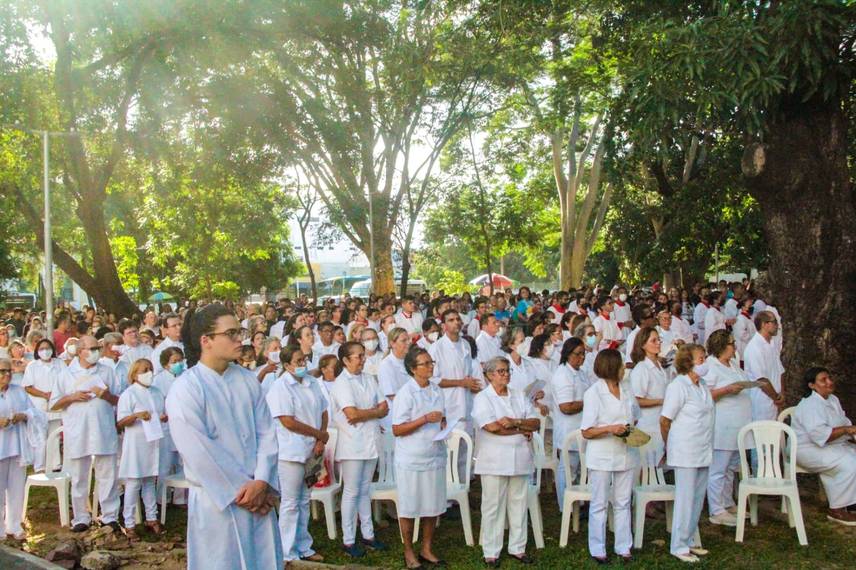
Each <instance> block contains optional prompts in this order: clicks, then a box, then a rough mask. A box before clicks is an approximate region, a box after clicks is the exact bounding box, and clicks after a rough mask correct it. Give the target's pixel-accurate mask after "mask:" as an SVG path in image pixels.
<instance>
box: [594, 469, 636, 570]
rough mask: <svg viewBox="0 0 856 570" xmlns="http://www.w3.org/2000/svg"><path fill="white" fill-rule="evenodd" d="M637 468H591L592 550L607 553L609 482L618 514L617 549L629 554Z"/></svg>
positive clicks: (602, 555)
mask: <svg viewBox="0 0 856 570" xmlns="http://www.w3.org/2000/svg"><path fill="white" fill-rule="evenodd" d="M635 479H636V469H628V470H627V471H597V470H594V469H589V472H588V482H589V485H590V486H591V503H590V505H589V522H588V534H589V536H588V543H589V553H590V554H591V555H592V556H597V557H599V558H602V557H604V556H606V510H607V508H608V506H609V499H610V492H609V489H610V484H611V486H612V497H613V503H612V509H613V513H614V515H615V518H614V521H615V553H616V554H618V555H619V556H627V555H628V554H630V547H631V546H632V545H633V534H632V532H631V529H630V518H631V517H630V501H631V498H632V496H633V482H634V480H635Z"/></svg>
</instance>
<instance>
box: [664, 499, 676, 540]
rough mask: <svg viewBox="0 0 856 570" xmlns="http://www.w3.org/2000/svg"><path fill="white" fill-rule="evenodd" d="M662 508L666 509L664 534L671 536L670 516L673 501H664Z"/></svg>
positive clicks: (673, 504) (672, 512) (672, 511)
mask: <svg viewBox="0 0 856 570" xmlns="http://www.w3.org/2000/svg"><path fill="white" fill-rule="evenodd" d="M664 506H665V508H666V532H668V533H669V534H671V533H672V516H673V515H674V510H675V503H674V501H666V502H665V505H664Z"/></svg>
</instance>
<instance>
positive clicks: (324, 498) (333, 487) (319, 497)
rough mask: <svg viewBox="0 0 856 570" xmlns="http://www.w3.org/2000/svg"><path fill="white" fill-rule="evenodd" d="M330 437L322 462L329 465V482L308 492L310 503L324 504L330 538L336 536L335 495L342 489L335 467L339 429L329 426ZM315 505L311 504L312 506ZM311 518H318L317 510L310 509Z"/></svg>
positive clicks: (333, 538) (332, 538)
mask: <svg viewBox="0 0 856 570" xmlns="http://www.w3.org/2000/svg"><path fill="white" fill-rule="evenodd" d="M327 432H328V433H329V434H330V439H328V440H327V445H326V446H325V447H324V462H325V463H326V464H327V465H329V467H330V484H329V485H327V486H326V487H312V490H311V491H310V492H309V500H310V503H311V502H312V501H318V502H319V503H321V504H322V505H324V518H325V519H326V520H327V537H328V538H329V539H330V540H335V538H336V495H338V494H339V491H341V490H342V481H340V480H339V474H338V472H337V468H336V442H337V441H339V430H337V429H335V428H330V429H328V430H327ZM314 506H315V505H313V507H314ZM312 514H313V518H315V519H317V518H318V512H317V510H316V509H315V508H313V509H312Z"/></svg>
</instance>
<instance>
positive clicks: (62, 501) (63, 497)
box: [23, 426, 71, 526]
mask: <svg viewBox="0 0 856 570" xmlns="http://www.w3.org/2000/svg"><path fill="white" fill-rule="evenodd" d="M61 434H62V426H59V427H57V428H55V429H54V430H53V431H52V432H50V433H49V434H48V437H47V442H46V444H45V449H46V457H45V466H46V467H47V466H51V465H56V464H58V463H60V459H59V457H57V456H56V454H57V453H58V452H59V438H60V435H61ZM30 487H53V488H54V489H56V494H57V499H58V502H59V521H60V525H62V526H69V521H70V518H69V497H70V493H71V475H70V474H68V473H67V472H66V471H64V470H62V469H61V470H60V471H53V472H49V471H45V472H44V473H34V474H32V475H29V476H28V477H27V483H26V484H25V486H24V513H23V516H24V518H25V519H26V518H27V504H28V503H29V500H30Z"/></svg>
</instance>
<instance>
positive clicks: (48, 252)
mask: <svg viewBox="0 0 856 570" xmlns="http://www.w3.org/2000/svg"><path fill="white" fill-rule="evenodd" d="M49 145H50V133H49V132H48V131H42V166H43V168H44V176H43V180H42V183H43V185H44V192H45V325H46V326H47V338H49V339H51V341H53V328H54V298H53V247H51V246H52V240H51V193H50V158H49V157H50V152H49V151H50V149H49Z"/></svg>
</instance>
